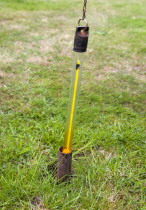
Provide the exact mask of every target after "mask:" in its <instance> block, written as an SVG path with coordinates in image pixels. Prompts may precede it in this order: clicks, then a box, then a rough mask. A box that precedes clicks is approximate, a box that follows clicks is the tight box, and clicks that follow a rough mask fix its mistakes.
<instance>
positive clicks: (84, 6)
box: [82, 0, 87, 20]
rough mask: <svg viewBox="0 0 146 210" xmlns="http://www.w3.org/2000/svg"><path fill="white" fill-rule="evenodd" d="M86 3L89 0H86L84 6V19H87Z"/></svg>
mask: <svg viewBox="0 0 146 210" xmlns="http://www.w3.org/2000/svg"><path fill="white" fill-rule="evenodd" d="M86 4H87V0H84V6H83V17H82V19H83V20H84V19H86Z"/></svg>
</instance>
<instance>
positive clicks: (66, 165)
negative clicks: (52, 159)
mask: <svg viewBox="0 0 146 210" xmlns="http://www.w3.org/2000/svg"><path fill="white" fill-rule="evenodd" d="M62 148H63V147H60V148H59V150H58V168H57V179H59V180H60V181H61V182H64V181H65V180H67V179H68V178H69V176H70V175H71V162H72V152H71V153H66V154H64V153H62Z"/></svg>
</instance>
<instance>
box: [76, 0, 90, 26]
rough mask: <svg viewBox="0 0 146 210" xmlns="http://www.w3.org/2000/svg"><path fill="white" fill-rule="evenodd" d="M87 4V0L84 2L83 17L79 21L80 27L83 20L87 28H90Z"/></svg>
mask: <svg viewBox="0 0 146 210" xmlns="http://www.w3.org/2000/svg"><path fill="white" fill-rule="evenodd" d="M86 4H87V0H84V5H83V16H82V18H81V19H79V21H78V25H80V22H81V21H82V20H83V21H84V22H85V23H86V26H88V22H87V20H86Z"/></svg>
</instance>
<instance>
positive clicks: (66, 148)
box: [62, 60, 80, 153]
mask: <svg viewBox="0 0 146 210" xmlns="http://www.w3.org/2000/svg"><path fill="white" fill-rule="evenodd" d="M76 66H77V68H76V72H75V80H74V86H73V95H72V103H71V110H70V116H69V123H68V126H67V130H66V134H65V139H64V145H63V150H62V153H70V152H71V151H72V138H73V118H74V113H75V103H76V97H77V89H78V83H79V71H80V68H79V67H80V61H79V60H78V61H77V65H76Z"/></svg>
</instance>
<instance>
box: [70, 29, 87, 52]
mask: <svg viewBox="0 0 146 210" xmlns="http://www.w3.org/2000/svg"><path fill="white" fill-rule="evenodd" d="M88 36H89V27H88V26H77V27H76V32H75V38H74V47H73V50H74V51H75V52H86V50H87V45H88Z"/></svg>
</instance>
